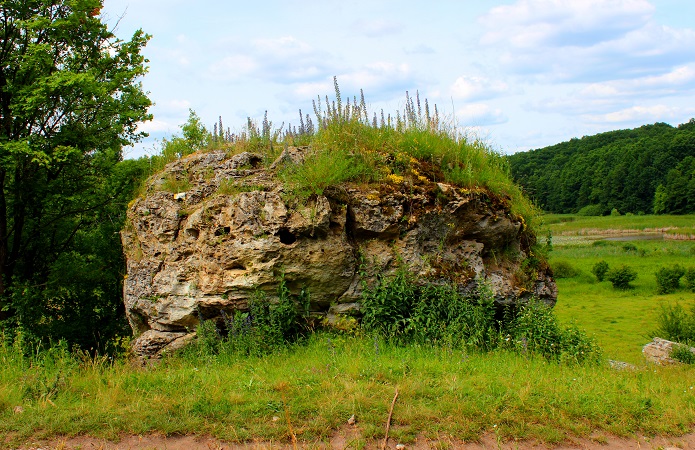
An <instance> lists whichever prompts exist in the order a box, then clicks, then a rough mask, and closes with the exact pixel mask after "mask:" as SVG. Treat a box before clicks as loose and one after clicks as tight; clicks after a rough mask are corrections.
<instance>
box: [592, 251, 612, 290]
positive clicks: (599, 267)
mask: <svg viewBox="0 0 695 450" xmlns="http://www.w3.org/2000/svg"><path fill="white" fill-rule="evenodd" d="M596 242H599V241H596ZM608 269H609V267H608V263H607V262H606V261H603V260H601V261H599V262H597V263H596V264H594V265H593V267H591V273H593V274H594V275H595V276H596V279H597V280H598V281H599V282H601V281H603V280H604V279H605V278H606V273H608Z"/></svg>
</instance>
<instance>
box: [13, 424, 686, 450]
mask: <svg viewBox="0 0 695 450" xmlns="http://www.w3.org/2000/svg"><path fill="white" fill-rule="evenodd" d="M381 444H382V442H381V441H380V440H378V441H375V440H364V439H363V438H362V437H361V433H360V431H359V429H358V428H352V427H346V428H344V429H341V430H339V431H337V432H336V433H335V434H334V435H333V436H332V437H331V438H330V440H327V441H316V442H299V443H297V447H296V448H300V449H380V448H381ZM403 445H404V447H401V446H400V445H399V442H396V441H394V440H389V442H388V445H387V446H386V448H387V449H400V448H403V449H405V450H425V449H461V450H492V449H495V450H576V449H582V450H608V449H611V450H613V449H615V450H633V449H638V450H646V449H654V450H656V449H660V450H679V449H680V450H690V449H692V450H695V430H694V431H693V432H692V433H690V434H687V435H684V436H678V437H654V438H648V437H644V436H635V437H632V438H622V437H617V436H608V435H604V434H596V435H594V436H592V437H591V438H581V439H572V440H569V441H567V442H563V443H561V444H557V445H549V444H541V443H537V442H533V441H515V440H511V441H498V440H497V439H496V437H495V435H494V434H486V435H484V436H483V437H482V438H481V439H480V440H479V441H478V442H464V441H461V440H458V439H454V438H450V437H445V436H442V437H440V438H438V439H428V438H425V437H422V436H421V437H418V438H417V439H416V440H415V442H411V443H407V444H403ZM293 448H295V447H294V446H293V444H292V443H291V442H268V441H254V442H247V443H242V444H240V443H228V442H223V441H220V440H218V439H214V438H210V437H205V436H164V435H160V434H151V435H146V436H123V437H122V438H121V440H120V441H118V442H112V441H107V440H104V439H98V438H93V437H89V436H78V437H71V438H55V439H51V440H49V441H37V442H34V443H27V444H26V445H23V446H21V447H19V448H18V450H90V449H98V450H266V449H268V450H271V449H272V450H289V449H293Z"/></svg>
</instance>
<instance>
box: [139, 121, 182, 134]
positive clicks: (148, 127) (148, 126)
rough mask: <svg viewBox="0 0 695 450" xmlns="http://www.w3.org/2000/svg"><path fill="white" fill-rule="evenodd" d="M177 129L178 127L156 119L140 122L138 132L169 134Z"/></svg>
mask: <svg viewBox="0 0 695 450" xmlns="http://www.w3.org/2000/svg"><path fill="white" fill-rule="evenodd" d="M176 128H178V125H175V124H172V123H169V122H166V121H164V120H160V119H154V120H150V121H148V122H140V123H139V124H138V131H144V132H145V133H162V132H169V131H172V130H175V129H176Z"/></svg>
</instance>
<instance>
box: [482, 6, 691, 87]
mask: <svg viewBox="0 0 695 450" xmlns="http://www.w3.org/2000/svg"><path fill="white" fill-rule="evenodd" d="M653 13H654V7H653V6H652V5H651V4H650V3H649V2H648V1H646V0H519V1H517V2H516V3H514V4H512V5H505V6H500V7H497V8H493V9H491V10H490V11H489V12H488V13H487V14H486V15H485V16H483V17H482V18H481V19H480V21H481V23H482V24H483V25H484V26H485V27H486V28H487V31H486V32H485V33H484V35H483V36H482V38H481V42H482V43H483V44H486V45H490V46H496V47H499V48H500V49H501V56H500V61H501V62H502V63H503V64H504V65H505V66H506V67H507V68H508V69H509V70H511V71H513V72H516V73H519V74H525V75H535V76H537V77H538V78H539V79H542V80H546V81H555V82H563V81H567V82H576V81H589V82H600V81H606V80H615V79H624V78H636V77H644V76H654V75H659V74H662V73H664V72H665V71H668V70H670V69H671V68H672V67H673V66H677V65H683V64H687V63H688V62H690V61H692V60H693V58H695V30H693V29H689V28H686V29H675V28H671V27H665V26H660V25H658V24H656V23H655V22H654V18H653Z"/></svg>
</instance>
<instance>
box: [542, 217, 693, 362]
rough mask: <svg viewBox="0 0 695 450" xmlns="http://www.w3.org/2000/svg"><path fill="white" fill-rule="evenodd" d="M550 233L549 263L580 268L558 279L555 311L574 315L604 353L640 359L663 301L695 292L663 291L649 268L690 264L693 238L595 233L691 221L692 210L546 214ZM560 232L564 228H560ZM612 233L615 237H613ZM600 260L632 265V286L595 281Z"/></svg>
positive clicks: (687, 299)
mask: <svg viewBox="0 0 695 450" xmlns="http://www.w3.org/2000/svg"><path fill="white" fill-rule="evenodd" d="M547 222H548V223H549V228H550V230H551V232H552V235H553V251H552V252H551V253H550V260H551V265H552V264H555V263H557V262H558V261H564V262H567V263H569V264H571V265H572V266H574V267H575V268H577V269H579V271H580V273H579V275H577V276H576V277H572V278H563V279H558V280H557V284H558V290H559V295H558V302H557V305H556V307H555V312H556V314H557V316H558V318H560V319H561V320H562V321H564V322H570V321H574V322H576V323H577V324H579V325H580V326H581V327H582V328H584V329H585V330H586V331H587V332H589V333H590V334H593V335H594V336H595V337H596V338H597V339H598V341H599V344H600V345H601V346H602V347H603V349H604V352H605V354H606V356H607V357H609V358H611V359H617V360H623V361H627V362H631V363H641V362H642V355H641V348H642V346H643V345H644V344H646V343H647V342H649V341H650V340H651V337H652V335H651V334H650V333H651V332H652V331H654V330H655V329H656V328H657V325H656V318H657V315H658V313H659V311H660V308H661V305H662V304H670V303H675V302H680V303H681V304H683V305H684V306H688V307H689V306H690V305H692V304H694V303H695V294H693V293H692V292H687V291H686V290H685V289H682V290H679V291H678V292H676V293H673V294H668V295H658V294H657V293H656V291H657V286H656V278H655V275H654V272H656V270H657V269H658V268H659V267H661V266H671V265H673V264H680V265H681V266H684V267H692V266H695V241H680V240H640V237H639V236H638V235H632V234H626V235H624V236H621V237H620V239H626V240H621V241H607V240H603V239H600V236H605V230H645V229H656V228H665V227H672V228H674V229H676V230H678V229H680V228H681V227H690V226H692V224H693V223H695V216H692V215H691V216H663V217H661V216H620V217H610V216H609V217H579V216H560V215H552V216H548V220H547ZM597 229H598V230H601V231H599V232H597V233H596V232H594V234H592V233H591V232H590V230H597ZM563 233H564V234H563ZM613 238H615V237H613ZM601 260H604V261H606V262H607V263H608V264H609V265H610V266H611V267H614V266H618V265H621V264H626V265H629V266H630V267H632V268H634V269H635V270H636V271H637V274H638V276H637V279H636V280H635V281H634V282H633V283H632V285H633V286H634V289H630V290H626V291H621V290H617V289H614V288H613V286H612V285H611V283H610V282H608V281H603V282H601V283H599V282H598V281H597V280H596V277H595V276H594V275H593V274H592V273H591V268H592V266H593V265H594V264H595V263H597V262H598V261H601Z"/></svg>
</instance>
